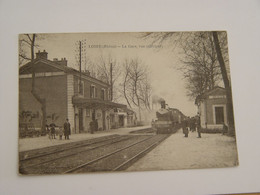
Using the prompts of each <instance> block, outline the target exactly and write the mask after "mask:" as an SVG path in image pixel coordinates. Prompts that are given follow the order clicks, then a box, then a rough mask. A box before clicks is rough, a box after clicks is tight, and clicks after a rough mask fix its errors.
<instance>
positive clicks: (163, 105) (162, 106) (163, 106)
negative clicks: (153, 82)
mask: <svg viewBox="0 0 260 195" xmlns="http://www.w3.org/2000/svg"><path fill="white" fill-rule="evenodd" d="M161 108H163V109H165V101H164V100H163V101H161Z"/></svg>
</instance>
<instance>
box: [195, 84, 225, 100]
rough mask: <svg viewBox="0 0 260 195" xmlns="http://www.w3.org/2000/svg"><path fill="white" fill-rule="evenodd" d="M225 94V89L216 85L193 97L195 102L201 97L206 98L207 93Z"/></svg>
mask: <svg viewBox="0 0 260 195" xmlns="http://www.w3.org/2000/svg"><path fill="white" fill-rule="evenodd" d="M219 93H220V94H225V93H226V89H225V88H223V87H219V86H216V87H214V88H213V89H211V90H208V91H206V92H205V93H203V94H202V95H198V96H197V97H196V99H195V104H197V103H198V101H200V100H202V99H206V98H207V97H208V96H209V95H213V94H219Z"/></svg>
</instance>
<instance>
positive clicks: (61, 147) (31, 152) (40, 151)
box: [19, 135, 119, 161]
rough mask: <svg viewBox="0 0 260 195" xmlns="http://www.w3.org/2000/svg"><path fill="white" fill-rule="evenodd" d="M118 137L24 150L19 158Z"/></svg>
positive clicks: (32, 156)
mask: <svg viewBox="0 0 260 195" xmlns="http://www.w3.org/2000/svg"><path fill="white" fill-rule="evenodd" d="M116 137H119V135H109V136H104V137H98V138H94V139H89V140H84V141H78V142H71V143H64V144H61V145H57V146H49V147H46V148H40V149H35V150H28V151H23V152H20V153H19V160H20V161H23V160H27V159H29V158H34V157H37V156H39V155H46V154H49V153H53V152H58V151H60V150H67V149H70V148H73V147H78V146H79V147H80V146H81V145H83V144H92V143H95V142H99V141H105V140H107V139H112V138H116Z"/></svg>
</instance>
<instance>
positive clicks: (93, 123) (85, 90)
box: [18, 31, 239, 175]
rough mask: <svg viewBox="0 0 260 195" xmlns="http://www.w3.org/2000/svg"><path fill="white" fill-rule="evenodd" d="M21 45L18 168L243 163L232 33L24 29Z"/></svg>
mask: <svg viewBox="0 0 260 195" xmlns="http://www.w3.org/2000/svg"><path fill="white" fill-rule="evenodd" d="M18 45H19V49H18V51H19V52H18V54H19V64H18V69H19V116H18V117H19V129H18V132H19V138H18V153H19V154H18V156H19V159H18V161H19V165H18V170H19V174H21V175H50V174H78V173H96V172H119V171H121V172H122V171H123V172H133V171H135V172H137V171H138V172H140V171H159V170H183V169H205V168H225V167H235V166H238V165H239V158H238V151H237V141H236V131H235V122H234V111H233V110H234V108H233V100H232V88H231V74H230V64H231V63H230V60H229V53H228V52H229V49H228V32H227V31H178V32H174V31H170V32H114V33H112V32H107V33H106V32H104V33H28V34H26V33H24V34H19V44H18ZM231 66H232V65H231Z"/></svg>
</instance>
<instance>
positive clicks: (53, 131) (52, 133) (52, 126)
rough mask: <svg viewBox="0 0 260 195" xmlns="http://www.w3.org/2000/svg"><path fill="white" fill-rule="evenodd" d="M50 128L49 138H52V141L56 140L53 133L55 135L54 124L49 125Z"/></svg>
mask: <svg viewBox="0 0 260 195" xmlns="http://www.w3.org/2000/svg"><path fill="white" fill-rule="evenodd" d="M50 127H51V138H52V139H56V138H55V133H56V131H55V127H56V125H55V124H54V123H51V124H50Z"/></svg>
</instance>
